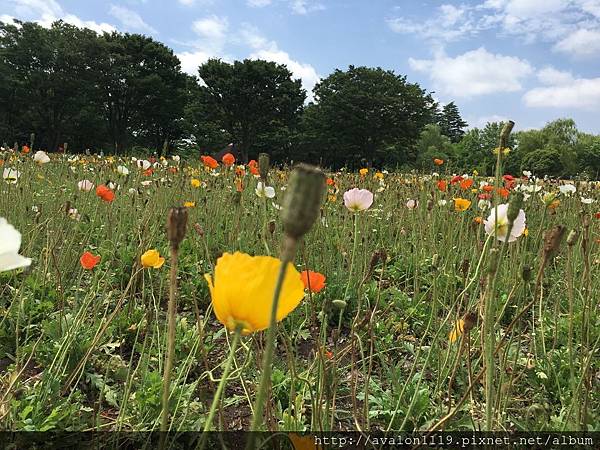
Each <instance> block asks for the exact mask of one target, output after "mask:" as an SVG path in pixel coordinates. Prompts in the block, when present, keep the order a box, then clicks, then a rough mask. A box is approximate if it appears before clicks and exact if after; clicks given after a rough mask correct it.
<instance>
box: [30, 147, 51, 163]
mask: <svg viewBox="0 0 600 450" xmlns="http://www.w3.org/2000/svg"><path fill="white" fill-rule="evenodd" d="M33 160H34V161H35V162H36V163H38V164H46V163H49V162H50V157H49V156H48V155H47V154H46V152H43V151H41V150H38V151H37V152H35V155H33Z"/></svg>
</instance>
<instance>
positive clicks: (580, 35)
mask: <svg viewBox="0 0 600 450" xmlns="http://www.w3.org/2000/svg"><path fill="white" fill-rule="evenodd" d="M554 50H556V51H559V52H562V53H566V54H568V55H572V56H575V57H578V58H586V57H592V56H597V55H600V29H598V30H587V29H579V30H576V31H574V32H573V33H571V34H569V35H568V36H567V37H565V38H564V39H562V40H561V41H559V42H557V43H556V45H555V46H554Z"/></svg>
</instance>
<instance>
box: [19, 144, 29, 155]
mask: <svg viewBox="0 0 600 450" xmlns="http://www.w3.org/2000/svg"><path fill="white" fill-rule="evenodd" d="M21 151H22V152H23V154H27V153H29V152H30V151H31V149H30V148H29V147H28V146H27V145H24V146H23V148H22V149H21Z"/></svg>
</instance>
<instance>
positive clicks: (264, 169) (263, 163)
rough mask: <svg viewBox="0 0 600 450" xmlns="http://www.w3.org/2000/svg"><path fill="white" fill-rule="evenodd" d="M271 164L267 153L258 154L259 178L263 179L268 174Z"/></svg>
mask: <svg viewBox="0 0 600 450" xmlns="http://www.w3.org/2000/svg"><path fill="white" fill-rule="evenodd" d="M270 166H271V158H270V157H269V155H268V154H267V153H260V154H259V155H258V173H259V174H260V178H261V179H262V180H263V181H265V180H266V179H267V175H268V174H269V168H270Z"/></svg>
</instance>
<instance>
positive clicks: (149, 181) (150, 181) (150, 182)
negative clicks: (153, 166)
mask: <svg viewBox="0 0 600 450" xmlns="http://www.w3.org/2000/svg"><path fill="white" fill-rule="evenodd" d="M151 184H152V180H147V181H142V186H144V187H146V186H150V185H151Z"/></svg>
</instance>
